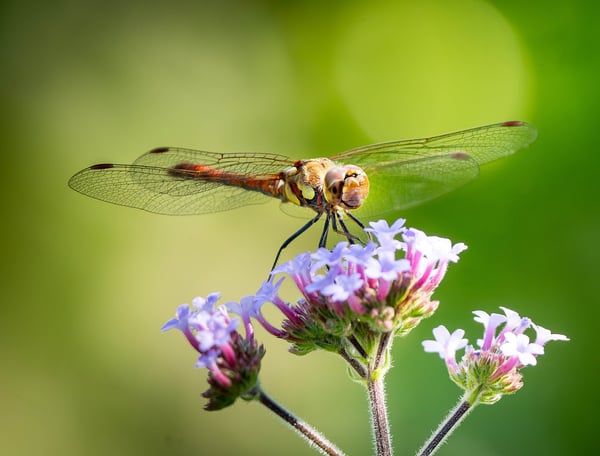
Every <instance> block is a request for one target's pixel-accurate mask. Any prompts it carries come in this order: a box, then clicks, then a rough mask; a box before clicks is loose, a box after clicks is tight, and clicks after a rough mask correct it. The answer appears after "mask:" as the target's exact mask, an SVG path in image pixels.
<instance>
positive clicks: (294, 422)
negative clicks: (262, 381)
mask: <svg viewBox="0 0 600 456" xmlns="http://www.w3.org/2000/svg"><path fill="white" fill-rule="evenodd" d="M256 388H257V389H258V391H257V392H258V400H259V401H260V403H261V404H263V405H264V406H266V407H267V408H268V409H269V410H271V411H272V412H274V413H275V414H276V415H277V416H278V417H279V418H281V419H282V420H284V421H285V422H286V423H288V424H289V425H290V426H291V427H292V428H293V429H294V430H295V431H296V432H297V433H298V434H299V435H300V436H302V437H304V439H306V441H307V442H308V444H309V445H311V446H313V447H316V449H317V450H318V451H319V452H320V453H321V454H325V455H328V456H345V454H344V453H343V452H342V451H341V450H340V449H338V448H337V447H336V446H335V445H334V444H333V443H331V442H330V441H329V440H327V439H326V438H325V437H324V436H322V435H321V434H320V433H319V432H318V431H317V430H316V429H314V428H313V427H312V426H310V425H309V424H307V423H305V422H304V421H302V420H301V419H299V418H297V417H295V416H294V415H292V414H291V413H290V412H289V411H288V410H286V409H284V408H283V407H282V406H281V405H279V404H278V403H277V402H275V401H274V400H273V399H271V398H270V397H269V396H268V395H267V394H266V393H265V392H264V391H263V390H262V389H261V388H260V387H259V386H257V387H256Z"/></svg>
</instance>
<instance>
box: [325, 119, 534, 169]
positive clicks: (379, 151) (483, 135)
mask: <svg viewBox="0 0 600 456" xmlns="http://www.w3.org/2000/svg"><path fill="white" fill-rule="evenodd" d="M536 137H537V130H536V129H535V127H533V126H532V125H529V124H528V123H526V122H521V121H510V122H502V123H497V124H493V125H486V126H484V127H477V128H471V129H469V130H463V131H458V132H455V133H448V134H445V135H440V136H433V137H431V138H421V139H409V140H405V141H393V142H388V143H382V144H375V145H372V146H366V147H360V148H358V149H353V150H350V151H347V152H344V153H341V154H338V155H335V156H334V157H331V158H332V160H336V161H340V162H342V163H344V164H348V165H349V164H352V165H357V166H360V167H362V168H363V169H364V170H365V171H367V173H369V171H371V170H373V171H375V170H380V169H382V168H385V167H387V166H395V165H397V164H398V163H399V162H402V161H403V160H407V159H408V160H411V159H412V158H411V157H413V156H414V155H421V156H429V155H435V154H439V153H443V152H447V153H452V152H464V153H466V154H468V155H469V156H470V157H471V158H472V159H473V160H475V161H476V162H477V163H478V164H480V165H482V164H484V163H488V162H491V161H494V160H497V159H499V158H502V157H505V156H507V155H510V154H512V153H514V152H515V151H517V150H518V149H521V148H523V147H526V146H527V145H529V144H531V143H532V142H533V141H534V140H535V138H536Z"/></svg>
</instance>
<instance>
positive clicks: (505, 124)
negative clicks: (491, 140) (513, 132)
mask: <svg viewBox="0 0 600 456" xmlns="http://www.w3.org/2000/svg"><path fill="white" fill-rule="evenodd" d="M523 125H525V122H522V121H520V120H509V121H508V122H502V126H503V127H522V126H523Z"/></svg>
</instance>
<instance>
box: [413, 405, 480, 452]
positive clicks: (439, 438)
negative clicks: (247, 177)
mask: <svg viewBox="0 0 600 456" xmlns="http://www.w3.org/2000/svg"><path fill="white" fill-rule="evenodd" d="M476 404H477V402H473V403H471V402H469V400H468V399H466V395H465V396H464V397H463V398H462V399H461V400H460V402H459V403H458V404H457V405H456V406H455V407H454V409H452V410H451V411H450V413H449V414H448V416H446V418H445V419H444V421H442V422H441V423H440V425H439V426H438V428H437V429H436V430H435V432H434V433H433V434H432V435H431V437H430V438H429V440H428V441H427V442H426V443H425V445H423V446H422V447H421V449H420V450H419V452H418V453H417V455H418V456H429V455H432V454H434V453H435V452H436V451H437V449H438V448H439V446H440V445H441V444H442V443H444V441H445V440H446V439H447V438H448V436H449V435H450V434H451V433H452V432H453V431H454V430H455V429H456V427H457V426H458V425H459V424H460V423H461V422H462V420H463V419H465V417H466V416H467V415H468V414H469V412H470V411H471V410H473V407H474V406H475V405H476Z"/></svg>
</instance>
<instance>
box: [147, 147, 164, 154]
mask: <svg viewBox="0 0 600 456" xmlns="http://www.w3.org/2000/svg"><path fill="white" fill-rule="evenodd" d="M168 151H169V147H157V148H156V149H152V150H151V151H150V152H148V153H150V154H162V153H164V152H168Z"/></svg>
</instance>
